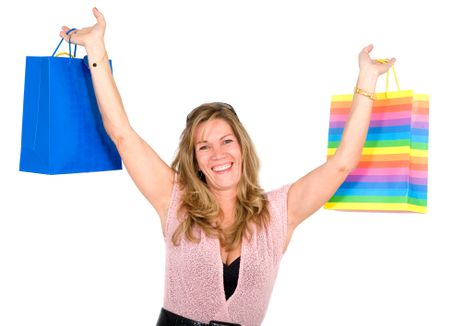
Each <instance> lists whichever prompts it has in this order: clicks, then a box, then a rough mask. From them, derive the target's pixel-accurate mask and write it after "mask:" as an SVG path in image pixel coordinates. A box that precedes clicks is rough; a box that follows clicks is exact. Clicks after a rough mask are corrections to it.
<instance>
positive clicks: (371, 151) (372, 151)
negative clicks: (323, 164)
mask: <svg viewBox="0 0 450 326" xmlns="http://www.w3.org/2000/svg"><path fill="white" fill-rule="evenodd" d="M411 151H412V150H411V148H410V147H409V146H395V147H364V148H363V150H362V155H378V154H381V155H382V154H410V153H411ZM415 151H417V152H418V151H419V150H415ZM335 152H336V148H328V150H327V155H334V153H335ZM421 152H424V151H423V150H422V151H421ZM423 155H424V154H423V153H416V155H414V156H421V157H423Z"/></svg>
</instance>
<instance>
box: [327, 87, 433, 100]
mask: <svg viewBox="0 0 450 326" xmlns="http://www.w3.org/2000/svg"><path fill="white" fill-rule="evenodd" d="M427 96H428V95H425V94H417V98H416V95H415V94H414V91H413V90H404V91H398V92H380V93H375V98H376V100H385V99H393V98H403V97H414V99H418V100H419V99H423V100H427V99H428V97H427ZM352 100H353V94H339V95H333V96H331V101H332V102H351V101H352Z"/></svg>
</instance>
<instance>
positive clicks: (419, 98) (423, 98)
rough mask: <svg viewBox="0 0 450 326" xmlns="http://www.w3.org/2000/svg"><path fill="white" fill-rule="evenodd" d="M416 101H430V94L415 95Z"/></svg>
mask: <svg viewBox="0 0 450 326" xmlns="http://www.w3.org/2000/svg"><path fill="white" fill-rule="evenodd" d="M414 100H416V101H429V100H430V96H429V95H428V94H414Z"/></svg>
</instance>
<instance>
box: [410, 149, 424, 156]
mask: <svg viewBox="0 0 450 326" xmlns="http://www.w3.org/2000/svg"><path fill="white" fill-rule="evenodd" d="M411 156H415V157H428V150H427V149H411Z"/></svg>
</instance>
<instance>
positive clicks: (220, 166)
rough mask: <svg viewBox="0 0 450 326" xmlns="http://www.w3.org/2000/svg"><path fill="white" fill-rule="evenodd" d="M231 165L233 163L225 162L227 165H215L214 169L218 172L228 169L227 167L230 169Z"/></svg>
mask: <svg viewBox="0 0 450 326" xmlns="http://www.w3.org/2000/svg"><path fill="white" fill-rule="evenodd" d="M230 167H231V163H229V164H225V165H219V166H215V167H213V168H212V170H213V171H216V172H220V171H224V170H226V169H228V168H230Z"/></svg>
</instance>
